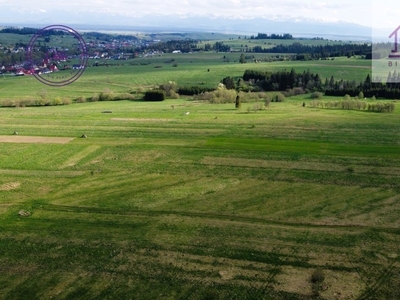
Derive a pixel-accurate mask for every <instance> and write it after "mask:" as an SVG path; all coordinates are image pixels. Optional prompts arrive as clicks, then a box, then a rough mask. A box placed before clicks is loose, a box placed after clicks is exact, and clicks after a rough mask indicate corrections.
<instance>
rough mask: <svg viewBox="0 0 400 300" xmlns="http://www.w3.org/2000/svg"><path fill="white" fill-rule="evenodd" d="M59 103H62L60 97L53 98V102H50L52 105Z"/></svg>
mask: <svg viewBox="0 0 400 300" xmlns="http://www.w3.org/2000/svg"><path fill="white" fill-rule="evenodd" d="M61 104H63V102H62V100H61V98H60V97H56V98H54V100H53V102H52V103H51V105H54V106H56V105H61Z"/></svg>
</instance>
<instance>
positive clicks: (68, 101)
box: [62, 98, 72, 105]
mask: <svg viewBox="0 0 400 300" xmlns="http://www.w3.org/2000/svg"><path fill="white" fill-rule="evenodd" d="M71 103H72V100H71V99H70V98H62V105H69V104H71Z"/></svg>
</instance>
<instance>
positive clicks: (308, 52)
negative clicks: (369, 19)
mask: <svg viewBox="0 0 400 300" xmlns="http://www.w3.org/2000/svg"><path fill="white" fill-rule="evenodd" d="M247 51H248V52H255V53H283V54H296V55H297V59H298V60H310V59H319V58H328V57H337V56H354V55H365V56H366V57H367V55H369V56H370V54H371V51H372V48H371V45H368V44H365V43H364V44H336V45H329V44H326V45H318V46H317V45H305V44H302V43H300V42H295V43H292V44H291V45H283V44H281V45H277V46H275V47H272V48H263V47H261V46H255V47H253V48H249V49H248V50H247Z"/></svg>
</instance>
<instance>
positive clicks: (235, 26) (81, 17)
mask: <svg viewBox="0 0 400 300" xmlns="http://www.w3.org/2000/svg"><path fill="white" fill-rule="evenodd" d="M52 24H63V25H69V26H75V27H76V28H77V29H88V30H101V29H102V30H114V31H145V32H149V31H150V32H196V31H197V32H202V31H203V32H204V31H207V32H219V33H235V34H248V35H251V34H257V33H258V32H263V33H291V34H293V35H295V36H305V37H307V36H312V37H315V36H323V37H325V38H338V39H347V40H348V39H354V40H355V39H363V40H367V39H370V37H371V28H369V27H365V26H361V25H357V24H353V23H345V22H322V21H319V20H313V19H290V18H286V19H276V18H235V17H217V16H214V15H211V14H210V15H207V16H204V15H203V16H199V15H146V16H142V17H129V16H123V15H116V14H106V13H96V12H75V13H66V12H65V11H51V12H35V13H27V12H23V11H21V12H18V11H13V13H12V14H10V12H7V11H0V26H2V25H14V26H18V25H19V26H47V25H52Z"/></svg>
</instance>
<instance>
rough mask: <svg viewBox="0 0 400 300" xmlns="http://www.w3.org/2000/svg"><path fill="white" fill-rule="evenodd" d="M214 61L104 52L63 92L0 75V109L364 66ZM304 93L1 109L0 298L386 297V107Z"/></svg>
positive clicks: (396, 189) (395, 158)
mask: <svg viewBox="0 0 400 300" xmlns="http://www.w3.org/2000/svg"><path fill="white" fill-rule="evenodd" d="M224 55H225V54H223V53H200V54H178V55H172V54H168V55H163V56H154V57H146V58H145V57H143V58H137V59H134V60H130V61H126V62H124V63H117V62H115V61H109V64H111V63H113V64H114V65H109V66H99V67H92V66H89V67H88V68H87V70H86V72H85V73H84V74H83V76H82V77H81V78H80V79H79V80H78V81H77V82H75V83H73V84H71V85H69V86H66V87H62V88H52V87H48V86H45V85H42V84H40V83H39V82H38V81H36V79H35V78H33V77H27V76H24V77H12V76H4V77H0V93H1V94H0V102H1V101H4V100H20V99H38V98H40V97H46V98H49V99H53V98H54V97H68V98H70V99H71V100H75V99H76V98H78V97H81V96H84V97H91V96H92V95H95V94H98V93H100V92H103V91H104V90H106V89H107V91H109V92H110V91H111V92H113V93H133V94H135V93H136V92H137V91H138V90H140V89H146V88H148V87H151V86H154V85H159V84H163V83H166V82H168V81H175V82H176V83H178V84H180V85H186V86H191V85H199V84H200V83H201V84H202V85H204V86H210V87H215V86H216V85H218V83H219V82H220V80H221V79H222V78H224V77H226V76H232V77H239V76H241V75H243V72H244V71H245V70H246V69H255V68H256V69H260V70H281V69H285V68H286V69H290V68H295V69H296V71H297V72H301V71H303V70H307V69H310V71H312V72H316V73H319V74H320V76H321V78H330V76H331V75H333V76H334V77H335V78H336V79H347V80H357V81H361V80H363V79H365V77H366V76H367V74H368V73H369V72H370V66H369V65H368V62H367V61H365V60H360V59H355V58H351V59H348V58H337V59H335V60H334V61H311V62H276V63H267V62H262V63H258V64H256V63H253V62H248V63H246V64H240V63H238V62H235V60H239V55H240V54H235V53H229V54H226V57H227V56H229V58H230V61H229V62H224V61H223V60H224V58H223V56H224ZM226 57H225V60H226ZM171 60H174V63H177V66H176V67H173V66H172V64H171V63H170V61H171ZM168 61H169V62H168ZM91 63H93V61H92V62H91ZM155 66H157V67H155ZM160 66H161V67H160ZM208 69H209V71H208ZM325 98H326V99H324V100H335V99H334V98H332V99H329V98H327V97H325ZM366 101H368V102H371V103H372V100H370V99H368V100H366ZM378 101H386V100H378ZM303 102H304V103H305V107H303ZM310 102H311V99H310V96H309V95H300V96H296V97H290V98H286V100H285V101H284V102H281V103H276V102H272V103H270V105H269V107H268V108H266V109H263V110H253V109H252V108H253V106H254V105H255V104H257V103H255V102H250V103H242V107H241V109H235V105H234V103H228V104H210V103H208V102H206V101H196V100H193V99H192V98H184V97H181V98H180V99H174V100H165V101H162V102H145V101H142V100H141V99H140V97H139V96H137V99H136V100H130V101H128V100H122V101H99V102H86V103H75V102H74V101H73V103H72V104H70V105H63V106H44V107H20V108H0V271H1V276H0V299H399V298H400V288H399V286H400V258H399V255H400V248H399V245H400V244H399V243H400V230H399V226H400V219H399V212H400V122H399V117H400V108H399V106H398V104H397V102H396V105H397V107H396V110H395V111H394V112H393V113H390V114H389V113H373V112H367V111H345V110H339V109H320V108H312V107H311V106H310ZM14 132H18V135H13V133H14ZM82 135H85V136H86V138H82Z"/></svg>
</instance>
